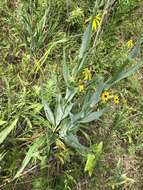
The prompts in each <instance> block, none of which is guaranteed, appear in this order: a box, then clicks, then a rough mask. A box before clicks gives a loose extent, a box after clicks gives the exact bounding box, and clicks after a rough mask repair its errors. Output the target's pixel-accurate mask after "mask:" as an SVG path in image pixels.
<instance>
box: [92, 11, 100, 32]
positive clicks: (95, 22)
mask: <svg viewBox="0 0 143 190" xmlns="http://www.w3.org/2000/svg"><path fill="white" fill-rule="evenodd" d="M100 21H101V17H100V16H99V14H97V15H96V16H95V18H94V19H93V22H92V30H94V31H96V29H97V28H98V26H99V25H100Z"/></svg>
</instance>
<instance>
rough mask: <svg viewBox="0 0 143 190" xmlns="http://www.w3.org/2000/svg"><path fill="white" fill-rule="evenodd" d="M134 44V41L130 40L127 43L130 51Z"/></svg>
mask: <svg viewBox="0 0 143 190" xmlns="http://www.w3.org/2000/svg"><path fill="white" fill-rule="evenodd" d="M133 45H134V43H133V40H128V42H127V46H128V48H129V49H131V48H132V47H133Z"/></svg>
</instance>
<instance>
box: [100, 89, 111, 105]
mask: <svg viewBox="0 0 143 190" xmlns="http://www.w3.org/2000/svg"><path fill="white" fill-rule="evenodd" d="M109 99H110V94H109V92H108V91H105V92H103V93H102V95H101V100H102V102H104V103H105V102H107V101H108V100H109Z"/></svg>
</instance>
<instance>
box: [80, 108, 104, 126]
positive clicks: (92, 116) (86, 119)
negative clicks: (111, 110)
mask: <svg viewBox="0 0 143 190" xmlns="http://www.w3.org/2000/svg"><path fill="white" fill-rule="evenodd" d="M106 111H107V109H106V108H104V109H102V110H100V111H97V112H92V113H90V114H89V115H87V116H86V117H84V118H83V119H82V120H81V121H80V123H89V122H91V121H94V120H97V119H99V117H101V116H102V115H103V113H105V112H106Z"/></svg>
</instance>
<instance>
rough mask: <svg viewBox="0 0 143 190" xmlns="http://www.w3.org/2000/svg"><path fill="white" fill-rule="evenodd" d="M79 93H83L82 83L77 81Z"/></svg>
mask: <svg viewBox="0 0 143 190" xmlns="http://www.w3.org/2000/svg"><path fill="white" fill-rule="evenodd" d="M78 87H79V92H83V91H84V83H83V81H81V80H80V81H79V86H78Z"/></svg>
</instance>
